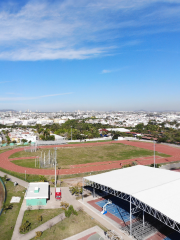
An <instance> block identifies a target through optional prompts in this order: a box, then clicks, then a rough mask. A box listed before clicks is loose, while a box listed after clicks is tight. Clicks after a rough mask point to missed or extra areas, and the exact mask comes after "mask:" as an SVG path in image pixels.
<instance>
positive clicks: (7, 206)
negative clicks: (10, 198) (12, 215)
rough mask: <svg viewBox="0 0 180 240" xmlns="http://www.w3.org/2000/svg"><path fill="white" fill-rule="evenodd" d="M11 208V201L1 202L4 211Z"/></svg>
mask: <svg viewBox="0 0 180 240" xmlns="http://www.w3.org/2000/svg"><path fill="white" fill-rule="evenodd" d="M12 208H13V204H12V203H3V210H4V211H5V213H6V211H7V210H9V209H12Z"/></svg>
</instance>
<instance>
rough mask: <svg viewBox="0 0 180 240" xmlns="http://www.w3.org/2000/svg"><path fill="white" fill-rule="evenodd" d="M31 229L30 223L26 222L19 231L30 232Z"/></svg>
mask: <svg viewBox="0 0 180 240" xmlns="http://www.w3.org/2000/svg"><path fill="white" fill-rule="evenodd" d="M30 228H31V223H30V222H29V221H26V222H24V223H22V224H21V226H20V228H19V231H20V232H21V233H24V232H28V231H29V230H30Z"/></svg>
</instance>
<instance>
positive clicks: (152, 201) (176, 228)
mask: <svg viewBox="0 0 180 240" xmlns="http://www.w3.org/2000/svg"><path fill="white" fill-rule="evenodd" d="M84 179H85V181H86V186H91V187H92V189H93V192H94V190H95V189H97V191H102V192H104V193H105V194H106V195H107V194H108V195H107V196H106V197H104V198H99V199H98V198H96V199H95V200H91V201H88V203H89V204H91V205H92V206H93V207H95V208H96V209H97V210H98V211H100V212H101V211H102V210H103V211H107V213H106V216H107V217H109V218H111V219H112V220H114V221H115V222H116V223H118V224H119V227H120V229H122V230H125V231H127V232H128V234H130V235H132V236H133V237H134V238H135V239H139V240H177V239H179V240H180V205H179V196H180V189H179V187H178V186H179V184H180V174H179V173H174V172H172V171H168V170H161V169H155V168H150V167H144V166H135V167H130V168H126V169H120V170H114V171H111V172H108V173H102V174H98V175H94V176H88V177H84ZM108 200H110V201H112V203H111V202H110V201H109V204H108V205H106V209H105V207H104V209H103V206H105V204H106V203H108Z"/></svg>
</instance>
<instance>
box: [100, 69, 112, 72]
mask: <svg viewBox="0 0 180 240" xmlns="http://www.w3.org/2000/svg"><path fill="white" fill-rule="evenodd" d="M110 72H112V70H107V69H104V70H102V72H101V73H110Z"/></svg>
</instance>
